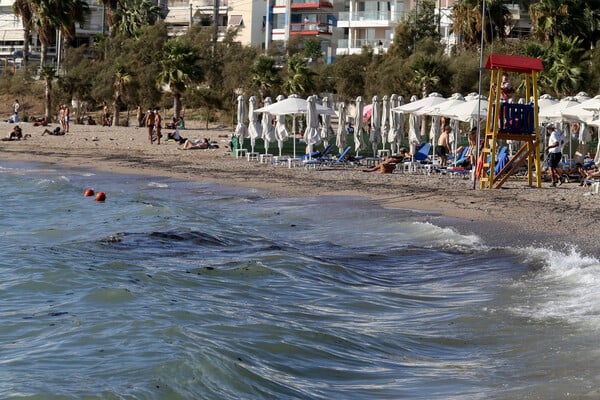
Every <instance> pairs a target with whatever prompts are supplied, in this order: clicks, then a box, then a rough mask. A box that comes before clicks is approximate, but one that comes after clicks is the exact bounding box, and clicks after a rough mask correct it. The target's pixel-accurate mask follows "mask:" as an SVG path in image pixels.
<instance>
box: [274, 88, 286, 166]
mask: <svg viewBox="0 0 600 400" xmlns="http://www.w3.org/2000/svg"><path fill="white" fill-rule="evenodd" d="M284 99H285V96H283V95H281V94H280V95H279V96H277V101H278V102H280V101H281V100H284ZM275 137H276V138H277V145H278V146H279V157H281V151H282V149H283V143H284V142H285V141H286V140H287V139H288V138H289V137H290V132H289V131H288V130H287V127H286V126H285V114H279V115H277V123H276V124H275Z"/></svg>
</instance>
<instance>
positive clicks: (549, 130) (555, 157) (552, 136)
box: [546, 124, 565, 187]
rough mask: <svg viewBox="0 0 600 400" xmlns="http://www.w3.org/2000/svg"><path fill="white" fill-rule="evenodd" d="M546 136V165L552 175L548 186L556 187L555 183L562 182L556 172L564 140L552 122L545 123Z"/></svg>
mask: <svg viewBox="0 0 600 400" xmlns="http://www.w3.org/2000/svg"><path fill="white" fill-rule="evenodd" d="M546 136H549V139H548V145H547V146H546V151H547V152H548V167H549V168H550V174H551V176H552V183H551V184H550V186H552V187H556V184H557V183H558V184H559V185H560V184H562V182H563V181H562V178H561V176H560V174H559V172H558V166H559V164H560V161H561V159H562V148H563V145H564V144H565V140H564V139H563V137H562V134H561V133H560V131H559V130H558V129H556V128H555V127H554V124H548V125H546Z"/></svg>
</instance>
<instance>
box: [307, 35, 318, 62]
mask: <svg viewBox="0 0 600 400" xmlns="http://www.w3.org/2000/svg"><path fill="white" fill-rule="evenodd" d="M302 54H303V55H304V57H306V58H310V59H312V60H313V61H315V62H318V61H319V60H320V59H321V57H322V54H321V41H320V40H319V39H317V38H315V37H309V38H307V39H306V40H305V41H304V48H303V49H302Z"/></svg>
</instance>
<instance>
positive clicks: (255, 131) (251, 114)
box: [248, 96, 262, 153]
mask: <svg viewBox="0 0 600 400" xmlns="http://www.w3.org/2000/svg"><path fill="white" fill-rule="evenodd" d="M248 103H249V106H248V119H249V120H250V123H249V124H248V135H249V136H250V146H251V148H252V152H253V153H254V146H255V145H256V139H260V138H261V137H262V126H261V124H260V122H258V116H257V114H256V112H255V110H256V108H257V107H256V106H257V104H258V99H257V98H256V96H250V99H248Z"/></svg>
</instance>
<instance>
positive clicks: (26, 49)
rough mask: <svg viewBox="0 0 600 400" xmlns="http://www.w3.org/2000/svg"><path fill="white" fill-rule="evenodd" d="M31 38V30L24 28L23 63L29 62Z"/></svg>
mask: <svg viewBox="0 0 600 400" xmlns="http://www.w3.org/2000/svg"><path fill="white" fill-rule="evenodd" d="M30 38H31V31H30V30H29V28H24V29H23V65H27V64H28V63H29V40H30Z"/></svg>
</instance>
